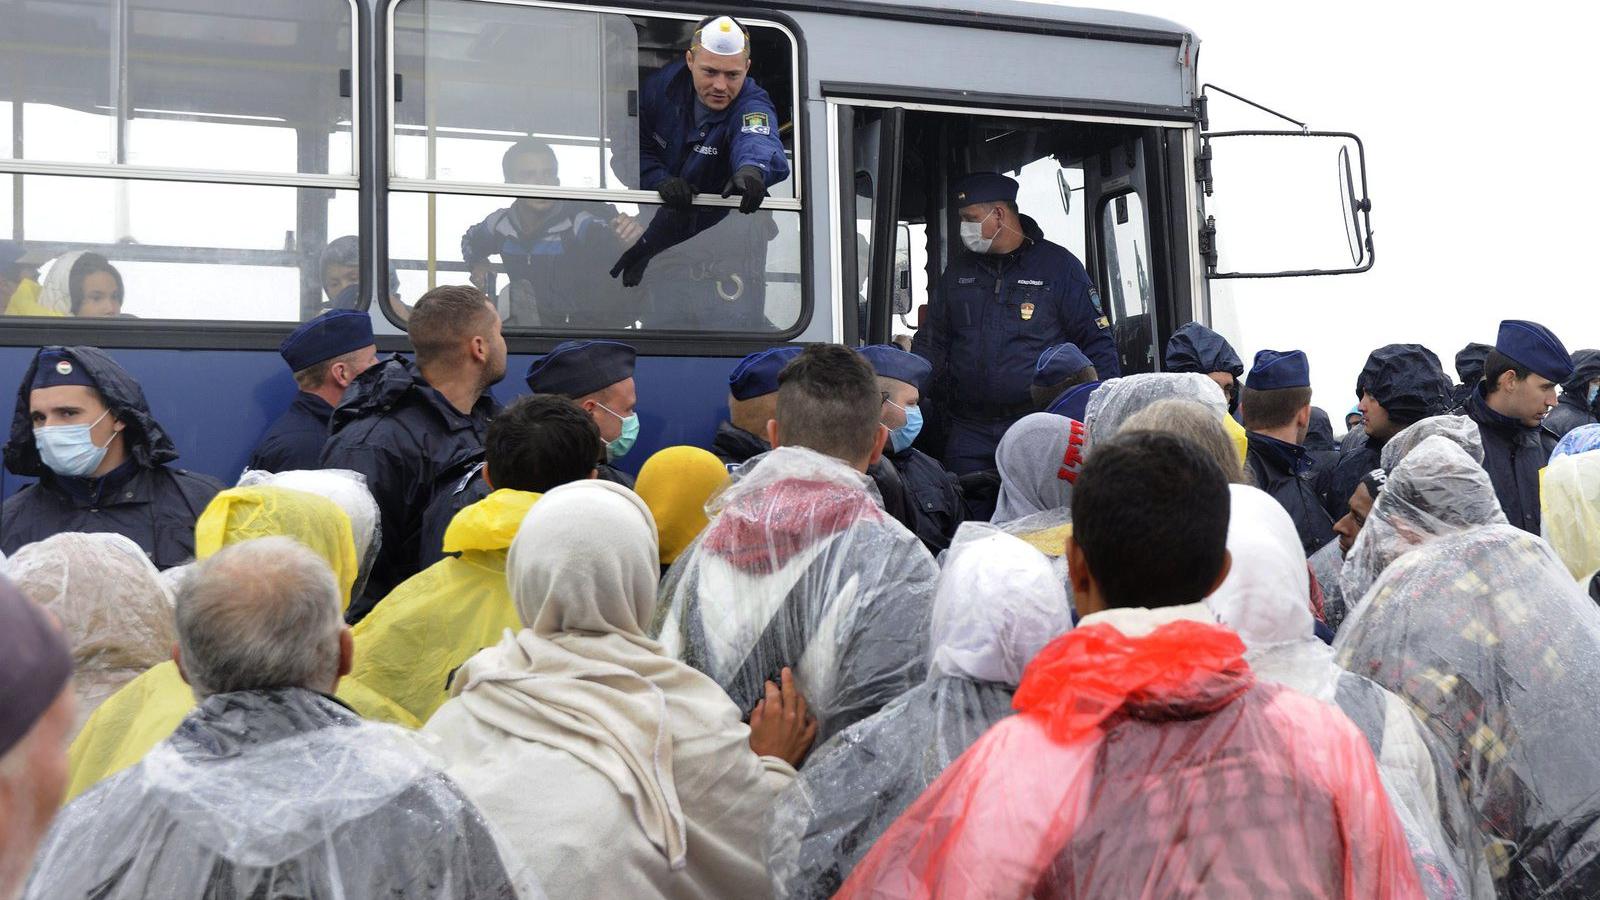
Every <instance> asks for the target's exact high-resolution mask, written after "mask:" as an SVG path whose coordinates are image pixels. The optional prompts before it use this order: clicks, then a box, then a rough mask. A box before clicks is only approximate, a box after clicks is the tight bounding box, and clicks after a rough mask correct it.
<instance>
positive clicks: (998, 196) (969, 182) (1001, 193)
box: [950, 172, 1017, 209]
mask: <svg viewBox="0 0 1600 900" xmlns="http://www.w3.org/2000/svg"><path fill="white" fill-rule="evenodd" d="M950 193H951V195H952V196H953V197H954V198H955V207H956V208H957V209H960V208H961V207H963V206H971V205H972V204H974V203H998V202H1000V201H1002V200H1009V201H1011V202H1013V203H1015V202H1016V200H1017V182H1016V180H1015V179H1012V178H1007V177H1006V176H1004V175H1001V174H999V173H998V172H973V173H972V174H970V175H963V176H961V177H960V178H959V179H957V180H956V183H955V184H954V185H952V186H951V188H950Z"/></svg>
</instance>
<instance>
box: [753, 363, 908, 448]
mask: <svg viewBox="0 0 1600 900" xmlns="http://www.w3.org/2000/svg"><path fill="white" fill-rule="evenodd" d="M882 409H883V394H882V393H881V392H880V391H879V390H878V377H877V375H876V374H875V373H874V372H873V371H872V366H871V365H869V364H868V363H867V361H866V360H864V359H862V358H861V355H860V354H858V353H855V352H854V351H852V350H850V349H849V348H846V347H842V346H840V345H838V344H812V345H811V346H809V347H807V348H806V349H805V350H804V351H802V352H801V354H800V355H799V356H796V357H795V358H794V359H792V360H790V361H789V364H788V365H786V366H784V367H783V371H782V372H780V373H778V412H777V416H776V418H777V422H778V440H779V443H781V444H784V445H786V446H795V447H806V448H808V449H811V450H815V451H817V452H818V453H822V454H826V455H828V456H832V457H834V458H836V459H841V460H844V461H845V462H848V463H851V464H854V463H857V462H860V461H861V460H864V459H865V458H866V457H868V456H870V455H871V454H872V448H873V444H874V443H875V442H876V440H877V436H878V429H879V427H881V426H880V425H879V424H878V420H879V418H880V417H881V416H882Z"/></svg>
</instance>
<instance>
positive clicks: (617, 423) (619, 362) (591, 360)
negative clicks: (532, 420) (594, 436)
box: [527, 341, 639, 488]
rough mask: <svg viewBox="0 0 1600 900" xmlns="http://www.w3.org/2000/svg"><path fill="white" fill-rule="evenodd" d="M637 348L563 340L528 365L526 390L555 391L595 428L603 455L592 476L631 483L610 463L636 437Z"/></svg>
mask: <svg viewBox="0 0 1600 900" xmlns="http://www.w3.org/2000/svg"><path fill="white" fill-rule="evenodd" d="M637 356H638V352H637V351H636V350H634V349H633V348H632V347H630V346H628V345H627V344H624V343H622V342H621V341H563V342H561V343H559V344H557V345H556V348H555V349H554V350H551V351H550V352H549V353H547V354H545V355H544V356H541V357H539V358H538V359H536V360H534V361H533V365H531V366H529V367H528V378H527V381H528V389H529V390H531V391H533V392H534V393H535V394H556V395H558V396H562V397H566V398H567V399H569V400H571V401H572V402H574V403H576V404H578V405H579V406H581V407H583V410H584V412H587V413H588V414H589V415H590V416H591V417H592V418H593V419H594V424H595V425H597V426H598V427H599V428H600V439H601V440H602V441H604V442H605V458H604V459H601V460H599V461H598V463H599V465H598V466H597V470H598V474H597V477H599V478H602V479H605V480H606V481H614V482H616V483H617V484H620V485H622V486H623V487H626V488H632V487H633V476H632V475H629V474H628V473H627V472H624V471H622V470H621V469H619V468H617V467H616V466H614V465H612V463H614V462H616V461H617V460H619V459H621V458H622V457H624V456H627V455H628V451H630V450H632V449H633V444H634V442H635V441H637V440H638V439H639V414H638V413H637V412H636V411H635V407H636V406H637V405H638V403H639V395H638V393H637V391H636V390H635V388H634V383H633V365H634V361H635V359H636V358H637Z"/></svg>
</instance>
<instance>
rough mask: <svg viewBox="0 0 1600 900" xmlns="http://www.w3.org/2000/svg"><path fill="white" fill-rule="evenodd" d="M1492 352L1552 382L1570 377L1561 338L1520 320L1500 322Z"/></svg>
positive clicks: (1543, 328) (1570, 372)
mask: <svg viewBox="0 0 1600 900" xmlns="http://www.w3.org/2000/svg"><path fill="white" fill-rule="evenodd" d="M1494 349H1496V350H1498V351H1500V354H1501V355H1502V356H1508V357H1510V358H1511V359H1513V360H1515V361H1516V362H1518V363H1520V364H1521V365H1522V367H1523V368H1525V369H1529V370H1531V371H1532V372H1533V373H1534V374H1536V375H1541V376H1543V377H1545V378H1548V379H1550V380H1551V381H1554V382H1558V383H1559V382H1562V381H1566V380H1567V378H1569V377H1570V376H1571V375H1572V354H1570V353H1568V352H1567V348H1566V347H1565V346H1564V345H1563V344H1562V343H1561V339H1560V338H1558V337H1556V336H1555V335H1554V334H1553V333H1552V332H1551V331H1550V329H1548V328H1546V327H1544V326H1543V325H1540V324H1539V323H1538V322H1526V321H1523V320H1521V319H1507V320H1505V321H1504V322H1501V323H1500V334H1499V336H1498V337H1496V338H1495V341H1494Z"/></svg>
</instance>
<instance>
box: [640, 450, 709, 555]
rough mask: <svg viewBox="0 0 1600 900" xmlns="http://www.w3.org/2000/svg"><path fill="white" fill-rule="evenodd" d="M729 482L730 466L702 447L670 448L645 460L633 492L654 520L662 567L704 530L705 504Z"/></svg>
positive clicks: (705, 519)
mask: <svg viewBox="0 0 1600 900" xmlns="http://www.w3.org/2000/svg"><path fill="white" fill-rule="evenodd" d="M727 483H728V467H727V466H725V465H723V464H722V460H720V459H717V458H716V457H715V456H713V455H711V454H710V453H708V452H707V451H705V450H702V449H700V448H699V447H668V448H666V449H665V450H662V451H660V452H658V453H657V454H656V455H654V456H652V457H650V458H649V459H648V460H646V461H645V464H644V467H643V468H641V469H640V470H639V483H638V484H637V485H636V486H635V487H634V492H635V493H637V494H638V495H639V499H641V500H643V501H644V502H645V505H646V506H648V507H650V514H651V515H652V516H654V517H655V520H656V529H657V530H658V531H659V532H660V533H661V564H662V565H663V566H670V565H672V564H673V563H675V562H677V561H678V557H679V556H681V555H682V554H683V551H685V550H687V549H689V545H690V544H692V543H694V539H695V538H697V537H699V536H700V532H702V531H704V530H705V528H706V524H707V523H708V521H709V520H708V519H707V518H706V501H708V500H710V499H711V495H712V494H715V493H716V492H717V491H718V490H720V489H721V488H722V486H723V485H724V484H727Z"/></svg>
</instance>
